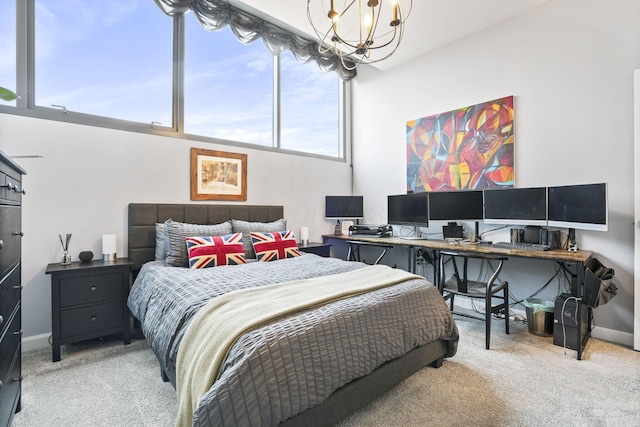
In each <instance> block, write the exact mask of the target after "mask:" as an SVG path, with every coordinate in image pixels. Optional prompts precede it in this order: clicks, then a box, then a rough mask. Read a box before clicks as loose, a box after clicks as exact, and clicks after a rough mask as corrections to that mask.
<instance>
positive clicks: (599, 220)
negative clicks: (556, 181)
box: [548, 183, 609, 231]
mask: <svg viewBox="0 0 640 427" xmlns="http://www.w3.org/2000/svg"><path fill="white" fill-rule="evenodd" d="M548 193H549V196H548V197H549V202H548V218H549V220H548V225H550V226H552V227H565V228H574V229H575V228H577V229H581V230H596V231H607V230H608V223H609V208H608V198H607V184H606V183H598V184H583V185H565V186H560V187H549V189H548Z"/></svg>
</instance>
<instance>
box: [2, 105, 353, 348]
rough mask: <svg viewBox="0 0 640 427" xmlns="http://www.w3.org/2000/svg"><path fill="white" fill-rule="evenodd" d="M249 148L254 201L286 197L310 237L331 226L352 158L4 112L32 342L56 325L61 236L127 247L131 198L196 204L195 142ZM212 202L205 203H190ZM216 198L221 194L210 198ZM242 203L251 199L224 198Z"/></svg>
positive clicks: (25, 316)
mask: <svg viewBox="0 0 640 427" xmlns="http://www.w3.org/2000/svg"><path fill="white" fill-rule="evenodd" d="M191 147H200V148H207V149H216V150H223V151H231V152H236V153H247V154H248V173H247V175H248V177H247V181H248V189H247V194H248V200H247V202H246V203H248V204H258V205H266V204H276V205H280V204H281V205H284V212H285V217H286V219H287V221H288V223H287V225H288V227H289V228H290V229H292V230H294V232H295V233H296V235H298V234H299V232H300V226H309V227H310V238H311V240H312V241H320V240H321V238H320V236H321V235H322V234H326V233H331V232H333V227H334V224H333V223H332V222H328V221H325V220H324V196H325V195H326V194H337V195H341V194H351V193H350V192H351V168H350V166H349V163H347V162H340V161H328V160H320V159H314V158H309V157H302V156H293V155H285V154H279V153H273V152H268V151H261V150H248V149H244V148H237V147H229V146H219V145H213V144H206V143H198V142H195V141H185V140H180V139H174V138H167V137H158V136H151V135H143V134H137V133H131V132H121V131H115V130H108V129H102V128H92V127H88V126H80V125H74V124H67V123H61V122H55V121H48V120H39V119H32V118H26V117H20V116H12V115H6V114H0V149H2V151H4V152H5V153H6V154H8V155H10V156H11V155H25V154H28V155H33V154H41V155H43V156H44V157H43V158H40V159H16V161H17V163H19V164H20V165H21V166H22V167H23V168H24V169H25V170H26V171H27V175H26V176H25V178H24V188H25V189H26V191H27V194H26V195H25V196H24V198H23V202H24V209H23V230H24V233H25V237H24V239H23V249H22V262H23V264H22V265H23V267H22V282H23V285H24V291H23V299H22V304H23V308H22V321H23V330H24V336H25V341H27V342H28V341H29V338H30V337H35V336H39V335H42V334H47V335H48V334H50V332H51V307H50V306H51V299H50V296H51V291H50V288H51V286H50V277H49V276H46V275H45V274H44V271H45V268H46V265H47V264H48V263H53V262H59V261H60V259H61V255H62V250H61V245H60V242H59V240H58V234H62V235H64V234H65V233H72V234H73V237H72V238H71V245H70V248H71V252H72V254H73V257H74V258H73V259H74V260H77V259H78V253H79V252H80V251H83V250H91V251H93V253H94V254H95V257H98V258H101V256H102V255H101V236H102V234H109V233H115V234H117V236H118V256H125V255H126V248H127V242H126V227H127V205H128V203H130V202H136V203H145V202H146V203H190V184H189V182H190V178H189V177H190V172H189V162H190V154H189V153H190V148H191ZM193 203H207V202H193ZM208 203H215V202H208ZM220 203H232V204H233V203H245V202H220Z"/></svg>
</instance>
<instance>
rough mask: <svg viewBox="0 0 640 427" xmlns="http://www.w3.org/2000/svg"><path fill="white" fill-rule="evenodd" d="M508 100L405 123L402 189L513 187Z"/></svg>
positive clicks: (512, 158) (509, 107)
mask: <svg viewBox="0 0 640 427" xmlns="http://www.w3.org/2000/svg"><path fill="white" fill-rule="evenodd" d="M513 147H514V132H513V96H508V97H505V98H500V99H496V100H493V101H489V102H484V103H482V104H477V105H472V106H470V107H464V108H459V109H457V110H453V111H448V112H446V113H441V114H436V115H434V116H429V117H424V118H421V119H417V120H411V121H409V122H407V191H413V192H421V191H443V190H472V189H475V190H481V189H485V188H501V187H513V186H514V151H513Z"/></svg>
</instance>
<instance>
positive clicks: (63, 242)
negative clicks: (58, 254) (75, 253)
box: [58, 233, 71, 252]
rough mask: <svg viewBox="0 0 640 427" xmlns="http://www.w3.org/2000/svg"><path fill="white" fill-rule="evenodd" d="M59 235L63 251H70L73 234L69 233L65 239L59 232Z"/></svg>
mask: <svg viewBox="0 0 640 427" xmlns="http://www.w3.org/2000/svg"><path fill="white" fill-rule="evenodd" d="M58 237H59V238H60V244H61V245H62V250H63V251H65V252H66V251H68V250H69V242H70V241H71V234H69V233H67V237H66V239H65V241H63V240H62V236H61V235H60V234H58Z"/></svg>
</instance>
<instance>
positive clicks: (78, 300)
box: [60, 272, 123, 307]
mask: <svg viewBox="0 0 640 427" xmlns="http://www.w3.org/2000/svg"><path fill="white" fill-rule="evenodd" d="M122 298H123V289H122V273H120V272H117V273H106V274H92V275H82V276H75V277H64V278H61V279H60V307H70V306H73V305H79V304H91V303H95V302H101V301H108V300H113V299H122Z"/></svg>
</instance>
